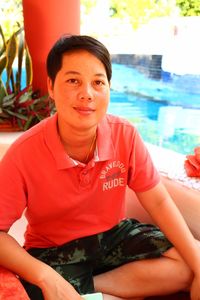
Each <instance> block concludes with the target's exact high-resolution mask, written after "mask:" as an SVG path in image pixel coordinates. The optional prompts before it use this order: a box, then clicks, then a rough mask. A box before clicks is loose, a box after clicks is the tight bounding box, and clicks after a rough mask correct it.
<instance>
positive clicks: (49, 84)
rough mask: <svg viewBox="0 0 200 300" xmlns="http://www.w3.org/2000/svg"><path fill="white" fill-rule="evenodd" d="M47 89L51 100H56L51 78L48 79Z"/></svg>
mask: <svg viewBox="0 0 200 300" xmlns="http://www.w3.org/2000/svg"><path fill="white" fill-rule="evenodd" d="M47 88H48V93H49V97H50V98H52V99H53V98H54V97H53V83H52V80H51V78H50V77H47Z"/></svg>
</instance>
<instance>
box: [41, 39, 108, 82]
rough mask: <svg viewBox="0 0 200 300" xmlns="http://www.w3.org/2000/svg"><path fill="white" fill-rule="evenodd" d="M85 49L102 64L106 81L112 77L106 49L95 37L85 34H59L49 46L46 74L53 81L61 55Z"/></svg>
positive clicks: (58, 68) (60, 62) (59, 65)
mask: <svg viewBox="0 0 200 300" xmlns="http://www.w3.org/2000/svg"><path fill="white" fill-rule="evenodd" d="M76 50H86V51H88V52H90V53H91V54H93V55H94V56H96V57H97V58H98V59H99V60H100V61H101V62H102V63H103V65H104V67H105V70H106V75H107V78H108V81H109V82H110V80H111V77H112V64H111V58H110V53H109V51H108V49H107V48H106V47H105V46H104V45H103V44H102V43H101V42H100V41H98V40H97V39H95V38H93V37H91V36H87V35H64V36H61V37H60V38H59V39H58V40H57V41H56V43H55V44H54V45H53V47H52V48H51V50H50V52H49V54H48V56H47V62H46V67H47V74H48V76H49V78H50V79H51V80H52V82H53V83H54V81H55V78H56V75H57V73H58V71H59V70H60V69H61V67H62V57H63V54H65V53H66V52H73V51H76Z"/></svg>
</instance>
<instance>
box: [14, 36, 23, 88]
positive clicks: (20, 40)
mask: <svg viewBox="0 0 200 300" xmlns="http://www.w3.org/2000/svg"><path fill="white" fill-rule="evenodd" d="M24 48H25V42H24V32H23V31H21V32H20V33H19V37H18V70H17V73H16V84H15V87H16V93H18V92H19V91H20V90H21V76H22V63H23V55H24Z"/></svg>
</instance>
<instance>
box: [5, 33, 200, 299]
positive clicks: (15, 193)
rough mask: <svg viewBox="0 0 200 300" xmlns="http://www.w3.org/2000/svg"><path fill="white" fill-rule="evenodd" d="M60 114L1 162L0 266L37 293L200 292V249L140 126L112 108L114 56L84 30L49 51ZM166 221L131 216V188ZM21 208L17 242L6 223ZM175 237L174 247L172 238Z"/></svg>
mask: <svg viewBox="0 0 200 300" xmlns="http://www.w3.org/2000/svg"><path fill="white" fill-rule="evenodd" d="M47 72H48V80H47V84H48V91H49V95H50V97H51V98H52V99H53V100H54V101H55V105H56V110H57V113H56V114H55V115H53V116H52V117H50V118H47V119H46V120H44V121H42V122H41V123H39V124H38V125H36V126H35V127H33V128H31V129H30V130H28V131H27V132H25V133H24V134H23V135H22V136H21V137H20V138H19V139H18V140H17V141H16V142H15V143H14V144H13V145H12V146H11V147H10V148H9V150H8V152H7V153H6V155H5V156H4V158H3V160H2V162H1V165H0V207H1V209H0V229H1V235H0V249H1V251H0V265H2V266H4V267H6V268H8V269H10V270H12V271H13V272H15V273H16V274H18V275H19V277H20V278H21V279H22V282H23V284H24V287H25V288H26V291H27V292H28V294H29V296H30V298H31V299H34V300H36V299H37V300H40V299H45V300H55V299H56V300H80V299H81V296H80V295H83V294H86V293H94V292H102V293H103V294H104V297H105V299H109V298H114V296H115V297H120V298H137V297H145V296H151V295H164V294H169V293H172V292H176V291H180V290H185V289H189V288H191V299H192V300H197V299H200V292H199V291H200V251H199V248H198V245H197V242H196V241H195V240H194V238H193V236H192V235H191V233H190V231H189V229H188V227H187V226H186V224H185V222H184V220H183V218H182V216H181V215H180V213H179V211H178V210H177V208H176V206H175V205H174V203H173V201H172V199H171V198H170V196H169V194H168V193H167V192H166V190H165V188H164V187H163V185H162V184H161V182H160V177H159V175H158V172H157V170H156V169H155V167H154V166H153V164H152V161H151V158H150V156H149V153H148V151H147V149H146V147H145V146H144V144H143V142H142V140H141V138H140V136H139V134H138V132H137V130H136V129H135V128H134V127H133V125H132V124H130V123H129V122H127V121H126V120H123V119H121V118H119V117H116V116H111V115H107V114H106V111H107V107H108V104H109V100H110V82H111V73H112V72H111V62H110V56H109V53H108V51H107V49H106V48H105V47H104V45H102V44H101V43H100V42H99V41H97V40H95V39H93V38H91V37H88V36H64V37H62V38H61V39H60V40H59V41H57V42H56V44H55V45H54V46H53V48H52V49H51V51H50V53H49V55H48V58H47ZM127 186H129V187H130V188H131V189H133V190H134V191H135V192H136V194H137V197H138V199H139V201H140V202H141V204H142V205H143V206H144V208H145V209H146V210H147V211H148V212H149V213H150V215H151V216H152V217H153V219H154V220H155V222H156V223H157V224H158V226H159V227H160V228H161V230H162V232H164V234H165V235H166V236H167V238H166V237H165V235H164V234H163V233H162V232H161V231H160V230H159V228H157V227H155V226H153V225H147V224H141V223H139V222H137V221H136V220H133V219H125V214H124V202H125V191H126V187H127ZM24 210H25V214H26V218H27V220H28V227H27V230H26V234H25V245H24V248H25V249H24V248H21V247H20V246H19V245H18V244H17V242H16V241H15V240H14V239H13V238H11V237H10V236H9V235H8V234H7V233H6V232H7V231H8V229H9V228H10V226H11V225H12V224H13V222H14V221H15V220H17V219H18V218H20V216H21V215H22V213H23V211H24ZM172 244H173V245H174V247H173V246H172Z"/></svg>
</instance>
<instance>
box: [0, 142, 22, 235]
mask: <svg viewBox="0 0 200 300" xmlns="http://www.w3.org/2000/svg"><path fill="white" fill-rule="evenodd" d="M11 148H12V147H11ZM16 160H17V159H16V157H15V152H14V150H13V149H9V150H8V151H7V153H6V154H5V155H4V157H3V159H2V160H1V162H0V230H7V229H9V228H10V227H11V225H12V224H13V223H14V222H15V221H16V220H17V219H19V218H20V217H21V215H22V213H23V211H24V209H25V207H26V192H25V184H24V180H23V176H22V174H21V172H20V170H19V168H18V167H17V163H16Z"/></svg>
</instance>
